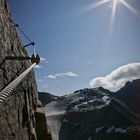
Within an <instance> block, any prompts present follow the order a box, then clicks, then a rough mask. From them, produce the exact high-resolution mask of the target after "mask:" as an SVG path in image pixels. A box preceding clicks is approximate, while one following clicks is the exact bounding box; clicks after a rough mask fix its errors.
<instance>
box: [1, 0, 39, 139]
mask: <svg viewBox="0 0 140 140" xmlns="http://www.w3.org/2000/svg"><path fill="white" fill-rule="evenodd" d="M10 19H11V17H10V15H9V12H8V8H7V3H6V1H5V0H0V90H2V89H3V88H4V87H5V86H6V85H8V84H9V83H10V82H11V81H13V80H14V79H15V78H16V77H17V76H19V75H20V74H21V73H22V72H23V71H24V70H26V69H27V68H28V67H29V66H30V65H31V63H30V62H29V61H25V60H22V61H18V60H14V61H13V60H5V57H6V56H28V54H27V52H26V50H25V48H24V47H23V44H22V42H21V40H20V39H19V37H18V35H17V33H16V29H15V27H14V24H13V23H12V20H10ZM36 105H37V88H36V82H35V78H34V72H33V71H31V72H30V73H29V74H28V75H27V76H26V78H25V79H24V80H23V81H22V82H21V83H20V84H19V85H18V87H17V88H16V89H14V91H13V92H12V94H11V96H10V97H8V98H7V99H6V100H5V101H4V102H3V103H2V104H0V139H2V140H29V139H30V140H36V132H35V110H36Z"/></svg>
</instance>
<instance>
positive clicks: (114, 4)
mask: <svg viewBox="0 0 140 140" xmlns="http://www.w3.org/2000/svg"><path fill="white" fill-rule="evenodd" d="M118 1H119V0H113V7H112V13H111V21H110V32H111V31H112V28H113V24H114V20H115V14H116V8H117V3H118Z"/></svg>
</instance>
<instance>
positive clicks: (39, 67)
mask: <svg viewBox="0 0 140 140" xmlns="http://www.w3.org/2000/svg"><path fill="white" fill-rule="evenodd" d="M35 68H36V69H41V68H43V66H40V65H35Z"/></svg>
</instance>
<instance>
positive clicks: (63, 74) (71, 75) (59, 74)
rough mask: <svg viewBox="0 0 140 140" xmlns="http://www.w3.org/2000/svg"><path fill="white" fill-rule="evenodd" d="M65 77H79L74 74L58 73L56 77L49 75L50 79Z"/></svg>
mask: <svg viewBox="0 0 140 140" xmlns="http://www.w3.org/2000/svg"><path fill="white" fill-rule="evenodd" d="M64 76H68V77H77V76H78V74H76V73H73V72H66V73H57V74H54V75H48V78H50V79H56V78H57V77H64Z"/></svg>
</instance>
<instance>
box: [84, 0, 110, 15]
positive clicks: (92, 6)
mask: <svg viewBox="0 0 140 140" xmlns="http://www.w3.org/2000/svg"><path fill="white" fill-rule="evenodd" d="M108 1H110V0H101V1H98V2H95V3H93V4H90V5H88V6H87V7H85V8H84V9H82V11H81V14H83V13H86V12H89V11H91V10H93V9H95V8H98V7H99V6H102V5H103V4H105V3H107V2H108Z"/></svg>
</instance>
